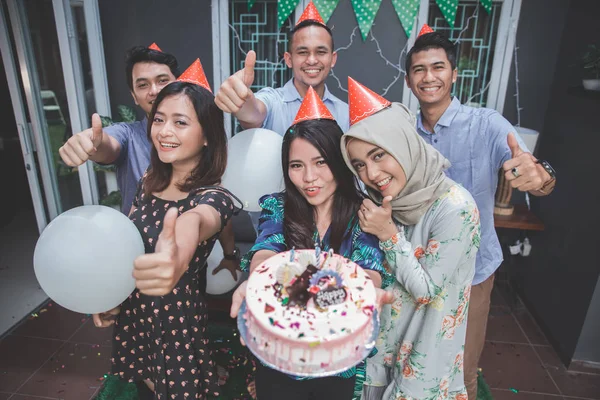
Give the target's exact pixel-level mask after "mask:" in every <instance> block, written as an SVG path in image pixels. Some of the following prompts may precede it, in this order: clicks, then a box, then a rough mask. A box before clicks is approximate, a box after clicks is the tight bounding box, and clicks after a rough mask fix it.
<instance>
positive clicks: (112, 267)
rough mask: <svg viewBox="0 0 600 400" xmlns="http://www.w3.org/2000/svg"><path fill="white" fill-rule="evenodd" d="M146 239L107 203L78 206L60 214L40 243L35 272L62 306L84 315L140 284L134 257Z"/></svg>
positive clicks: (109, 306) (122, 297)
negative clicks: (136, 281) (136, 275)
mask: <svg viewBox="0 0 600 400" xmlns="http://www.w3.org/2000/svg"><path fill="white" fill-rule="evenodd" d="M141 254H144V242H143V241H142V237H141V235H140V233H139V232H138V230H137V228H136V227H135V225H134V224H133V222H131V221H130V220H129V218H127V217H126V216H125V215H123V214H121V213H120V212H119V211H117V210H115V209H114V208H110V207H105V206H82V207H77V208H73V209H71V210H69V211H66V212H64V213H62V214H61V215H59V216H58V217H56V218H55V219H54V220H53V221H52V222H50V224H48V226H47V227H46V229H44V231H43V232H42V234H41V235H40V237H39V239H38V241H37V244H36V246H35V252H34V255H33V265H34V270H35V275H36V277H37V279H38V281H39V283H40V286H41V287H42V289H43V290H44V291H45V292H46V294H47V295H48V296H49V297H50V298H51V299H52V300H54V301H55V302H56V303H58V304H60V305H61V306H63V307H65V308H67V309H69V310H72V311H76V312H80V313H84V314H95V313H101V312H105V311H108V310H110V309H112V308H114V307H116V306H118V305H119V304H121V303H122V302H123V300H125V299H126V298H127V297H128V296H129V295H130V294H131V292H132V291H133V289H135V280H134V279H133V276H132V272H133V261H134V260H135V258H136V257H137V256H139V255H141Z"/></svg>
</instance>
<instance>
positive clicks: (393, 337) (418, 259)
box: [365, 185, 480, 400]
mask: <svg viewBox="0 0 600 400" xmlns="http://www.w3.org/2000/svg"><path fill="white" fill-rule="evenodd" d="M479 241H480V226H479V212H478V209H477V206H476V205H475V201H474V200H473V198H472V197H471V195H470V194H469V193H468V192H467V191H466V190H465V189H464V188H462V187H461V186H459V185H455V186H452V187H451V188H450V189H449V190H448V191H447V192H446V193H445V194H444V195H442V196H441V197H440V198H439V199H437V200H436V201H435V202H434V203H433V204H432V205H431V207H430V208H429V210H428V211H427V212H426V213H425V215H424V216H423V217H422V218H421V220H420V221H419V222H418V223H417V224H416V225H412V226H402V225H399V232H398V234H396V235H395V236H393V237H392V238H391V239H390V240H387V241H385V242H381V243H380V247H381V249H382V250H383V251H384V252H385V259H386V262H387V265H388V266H389V268H390V272H391V273H392V274H394V275H395V277H396V282H395V283H394V284H393V285H392V286H391V287H388V288H387V289H386V290H388V291H392V292H393V294H394V298H395V301H394V302H393V303H392V304H387V305H385V306H384V307H383V310H382V313H381V330H380V334H379V338H378V340H377V344H376V346H377V349H378V353H377V354H376V355H375V356H374V357H372V358H369V359H368V361H367V380H366V384H367V385H371V386H377V387H385V392H384V395H383V399H394V400H399V399H419V400H424V399H428V400H444V399H460V400H466V389H465V386H464V380H463V351H464V343H465V332H466V317H467V311H468V307H469V295H470V292H471V282H472V280H473V275H474V271H475V255H476V253H477V250H478V248H479ZM374 392H377V391H374ZM365 393H369V391H366V392H365ZM379 393H380V392H379ZM369 400H370V399H369Z"/></svg>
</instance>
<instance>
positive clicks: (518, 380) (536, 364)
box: [0, 290, 600, 400]
mask: <svg viewBox="0 0 600 400" xmlns="http://www.w3.org/2000/svg"><path fill="white" fill-rule="evenodd" d="M492 302H493V306H492V310H491V312H490V319H489V325H488V335H487V342H486V347H485V350H484V353H483V356H482V360H481V365H480V366H481V368H482V371H483V374H484V376H485V379H486V381H487V383H488V384H489V386H490V387H491V388H492V393H493V396H494V398H495V399H498V400H504V399H514V400H529V399H531V400H545V399H547V400H559V399H575V398H578V399H597V400H598V399H600V374H590V373H588V374H584V373H568V372H567V371H566V370H565V368H564V367H563V366H562V365H561V363H560V361H559V360H558V357H557V356H556V354H555V353H554V351H553V350H552V348H551V347H550V346H549V345H548V342H547V341H546V339H545V338H544V336H543V334H541V332H540V331H539V329H538V328H537V326H536V324H535V322H534V321H533V320H532V318H531V317H530V316H529V314H528V313H527V311H526V310H525V309H524V308H522V307H516V308H514V309H513V311H512V312H511V309H510V308H509V307H508V306H507V304H506V302H505V301H504V299H503V297H502V295H501V294H500V293H499V291H498V290H495V291H494V296H493V299H492ZM221 304H222V303H221ZM36 315H37V317H35V316H32V317H31V318H29V319H28V320H27V321H26V322H25V323H23V324H22V325H20V326H18V327H17V328H16V329H15V330H14V331H13V332H11V333H10V334H9V335H8V336H6V337H4V339H3V340H1V341H0V400H7V399H11V400H35V399H64V400H87V399H91V398H93V396H94V394H95V393H96V392H97V390H98V388H99V386H100V385H101V378H102V376H103V375H104V373H106V372H107V370H108V368H109V353H110V331H109V330H101V329H96V328H95V327H94V326H93V324H92V322H91V320H90V319H89V318H87V317H85V316H82V315H81V314H76V313H73V312H70V311H67V310H65V309H63V308H61V307H59V306H56V305H52V306H50V305H46V306H44V307H43V308H42V309H41V310H39V311H38V312H37V313H36Z"/></svg>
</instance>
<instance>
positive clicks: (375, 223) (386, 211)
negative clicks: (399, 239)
mask: <svg viewBox="0 0 600 400" xmlns="http://www.w3.org/2000/svg"><path fill="white" fill-rule="evenodd" d="M391 201H392V196H386V197H384V198H383V202H382V204H381V207H380V206H378V205H377V204H375V203H373V202H372V201H371V200H369V199H364V200H363V203H362V205H361V206H360V209H359V210H358V221H359V223H360V228H361V229H362V230H363V231H364V232H367V233H370V234H372V235H375V236H377V238H379V241H381V242H384V241H386V240H388V239H389V238H391V237H392V236H394V235H395V234H396V233H398V228H397V227H396V224H394V220H393V219H392V205H391Z"/></svg>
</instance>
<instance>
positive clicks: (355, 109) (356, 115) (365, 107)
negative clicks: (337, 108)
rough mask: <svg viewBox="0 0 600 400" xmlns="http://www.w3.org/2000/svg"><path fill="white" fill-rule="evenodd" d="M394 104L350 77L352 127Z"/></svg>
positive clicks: (349, 93) (349, 97)
mask: <svg viewBox="0 0 600 400" xmlns="http://www.w3.org/2000/svg"><path fill="white" fill-rule="evenodd" d="M391 104H392V103H391V102H390V101H388V100H386V99H384V98H383V97H381V96H380V95H378V94H377V93H375V92H373V91H372V90H370V89H367V88H366V87H364V86H363V85H361V84H360V83H358V82H356V81H355V80H354V79H352V78H350V77H348V106H349V107H350V125H354V124H355V123H357V122H358V121H361V120H363V119H365V118H367V117H368V116H370V115H373V114H375V113H376V112H377V111H380V110H383V109H384V108H386V107H389V106H390V105H391Z"/></svg>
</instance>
